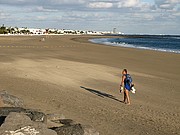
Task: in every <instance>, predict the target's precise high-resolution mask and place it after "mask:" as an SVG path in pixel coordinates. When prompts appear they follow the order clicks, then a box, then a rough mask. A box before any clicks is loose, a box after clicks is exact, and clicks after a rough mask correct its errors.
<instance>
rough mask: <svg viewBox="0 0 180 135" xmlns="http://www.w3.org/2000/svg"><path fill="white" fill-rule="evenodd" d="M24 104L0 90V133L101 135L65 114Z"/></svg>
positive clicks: (2, 134) (6, 134)
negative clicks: (42, 110)
mask: <svg viewBox="0 0 180 135" xmlns="http://www.w3.org/2000/svg"><path fill="white" fill-rule="evenodd" d="M2 104H3V107H2ZM22 106H23V101H22V100H21V99H19V98H18V97H15V96H13V95H10V94H8V93H7V92H6V91H1V92H0V135H99V133H98V132H97V131H96V130H95V129H94V128H92V127H91V126H84V125H81V124H79V123H77V122H75V121H73V120H71V119H65V117H64V115H59V114H48V115H45V114H44V113H43V112H39V111H36V110H32V109H25V108H22Z"/></svg>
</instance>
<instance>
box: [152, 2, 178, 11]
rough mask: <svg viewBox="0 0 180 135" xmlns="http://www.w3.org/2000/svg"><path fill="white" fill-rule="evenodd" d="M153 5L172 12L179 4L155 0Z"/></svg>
mask: <svg viewBox="0 0 180 135" xmlns="http://www.w3.org/2000/svg"><path fill="white" fill-rule="evenodd" d="M155 4H156V5H157V7H158V8H160V9H166V10H172V9H174V8H176V7H177V6H178V5H179V4H180V0H155Z"/></svg>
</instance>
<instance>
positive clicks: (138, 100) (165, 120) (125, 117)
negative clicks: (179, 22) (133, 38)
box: [0, 36, 180, 135]
mask: <svg viewBox="0 0 180 135" xmlns="http://www.w3.org/2000/svg"><path fill="white" fill-rule="evenodd" d="M90 38H97V36H94V37H93V36H48V37H45V41H44V42H42V41H40V40H41V39H42V37H41V36H22V37H19V36H18V37H17V36H15V37H13V36H9V37H4V36H0V65H1V66H0V90H7V91H8V92H9V93H11V94H13V95H16V96H18V97H20V98H22V99H23V100H24V102H25V104H26V106H27V107H29V108H37V109H41V110H42V111H44V112H46V113H60V114H62V115H63V116H65V117H66V118H71V119H74V120H76V121H78V122H80V123H82V124H87V125H92V126H93V127H95V128H96V129H97V130H98V131H99V132H100V134H101V135H144V134H151V135H171V134H172V135H173V134H180V133H179V128H180V124H179V121H180V117H179V115H180V113H179V112H180V91H179V88H180V83H179V82H180V77H179V75H180V55H179V54H173V53H164V52H157V51H148V50H138V49H131V48H122V47H112V46H105V45H98V44H93V43H90V42H88V39H90ZM123 68H127V69H128V70H129V73H130V74H131V76H132V77H133V82H134V83H135V85H136V89H137V93H136V94H132V93H131V94H130V98H131V102H132V104H131V105H130V106H127V105H125V104H123V103H122V102H121V101H122V100H123V95H122V94H120V93H119V90H118V89H119V82H120V79H121V70H122V69H123Z"/></svg>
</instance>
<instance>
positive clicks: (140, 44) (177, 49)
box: [90, 35, 180, 54]
mask: <svg viewBox="0 0 180 135" xmlns="http://www.w3.org/2000/svg"><path fill="white" fill-rule="evenodd" d="M90 41H91V42H93V43H98V44H104V45H111V46H120V47H128V48H138V49H146V50H154V51H162V52H171V53H178V54H179V53H180V35H176V36H172V35H171V36H170V35H168V36H167V35H139V36H138V35H125V36H119V37H118V36H117V38H97V39H90Z"/></svg>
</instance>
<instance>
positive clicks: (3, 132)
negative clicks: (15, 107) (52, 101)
mask: <svg viewBox="0 0 180 135" xmlns="http://www.w3.org/2000/svg"><path fill="white" fill-rule="evenodd" d="M0 135H57V133H56V132H55V131H53V130H50V129H47V127H46V125H45V124H43V123H40V122H34V121H32V120H31V119H30V118H29V117H28V116H27V115H25V114H23V113H17V112H11V113H10V114H9V115H8V116H7V117H6V119H5V122H4V123H3V124H2V126H1V127H0Z"/></svg>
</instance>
